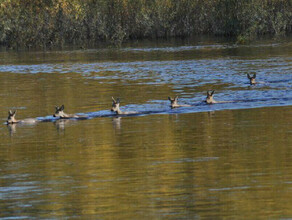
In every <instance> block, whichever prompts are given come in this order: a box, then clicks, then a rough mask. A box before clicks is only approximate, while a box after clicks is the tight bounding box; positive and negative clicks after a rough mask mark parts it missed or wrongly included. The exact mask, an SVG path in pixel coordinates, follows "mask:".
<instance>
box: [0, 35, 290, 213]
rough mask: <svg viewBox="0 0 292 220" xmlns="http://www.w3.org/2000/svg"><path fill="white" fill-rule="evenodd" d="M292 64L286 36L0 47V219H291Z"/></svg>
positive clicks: (288, 41)
mask: <svg viewBox="0 0 292 220" xmlns="http://www.w3.org/2000/svg"><path fill="white" fill-rule="evenodd" d="M291 71H292V43H291V41H290V40H289V39H287V40H284V41H281V42H276V43H275V42H271V41H261V42H257V43H254V44H251V45H242V46H240V45H235V44H232V43H230V42H228V41H225V40H222V39H206V40H189V41H180V42H177V41H163V42H158V41H157V42H151V43H150V42H143V43H134V44H132V45H127V46H125V47H122V48H120V49H114V48H113V49H108V48H99V49H85V50H81V49H72V48H71V49H68V50H67V49H64V50H62V51H47V52H36V51H31V52H12V51H8V52H6V51H3V52H0V110H1V111H0V118H1V120H2V125H1V126H0V141H1V142H0V171H1V173H0V219H59V218H69V219H72V218H83V219H201V218H203V219H205V218H206V219H214V218H217V219H218V218H219V219H221V218H222V219H235V218H237V219H238V218H243V219H254V218H263V219H267V218H276V219H279V218H281V219H286V218H292V138H291V136H290V135H291V134H292V120H291V117H292V109H291V105H292V90H291V87H292V74H291ZM247 73H256V74H257V78H256V80H257V82H258V84H256V85H253V86H251V85H249V80H248V79H247V77H246V74H247ZM207 90H215V94H214V99H215V100H218V101H231V102H229V103H218V104H212V105H207V104H205V103H204V102H203V101H204V100H205V98H206V91H207ZM168 96H171V97H174V96H179V103H181V104H188V105H191V106H190V107H181V108H176V109H171V108H170V107H169V104H170V103H169V101H168V100H167V97H168ZM111 97H115V98H120V100H121V103H120V105H121V109H122V110H123V111H128V110H129V111H133V110H134V111H137V112H139V114H135V115H130V116H127V117H117V116H115V115H114V113H112V112H111V111H110V108H111V104H112V103H111V102H112V101H111ZM62 104H64V106H65V110H64V111H65V112H67V113H79V114H81V115H82V114H86V115H87V116H88V118H87V119H86V120H58V119H57V118H54V117H53V116H52V115H53V114H54V112H55V106H60V105H62ZM10 109H12V110H17V118H18V119H24V118H37V119H38V120H40V122H39V123H37V124H29V125H27V124H15V125H6V124H5V121H6V119H7V112H8V111H9V110H10Z"/></svg>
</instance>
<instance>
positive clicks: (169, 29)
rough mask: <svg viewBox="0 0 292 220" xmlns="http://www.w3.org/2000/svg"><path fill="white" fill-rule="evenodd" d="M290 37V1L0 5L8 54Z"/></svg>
mask: <svg viewBox="0 0 292 220" xmlns="http://www.w3.org/2000/svg"><path fill="white" fill-rule="evenodd" d="M291 32H292V1H291V0H204V1H202V0H179V1H178V0H25V1H24V0H2V1H0V45H1V46H5V47H7V48H12V49H20V48H22V49H30V48H42V49H48V48H53V47H62V46H63V45H83V46H84V47H86V46H87V45H94V44H97V43H99V42H101V41H102V42H106V43H109V44H112V45H120V44H121V43H123V42H125V41H128V40H133V39H156V38H170V37H189V36H197V35H203V34H208V35H214V36H232V37H235V38H236V39H237V42H239V43H246V42H249V41H250V40H253V39H256V38H257V37H260V36H264V35H270V36H273V37H278V36H285V35H288V34H290V33H291Z"/></svg>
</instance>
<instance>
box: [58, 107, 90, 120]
mask: <svg viewBox="0 0 292 220" xmlns="http://www.w3.org/2000/svg"><path fill="white" fill-rule="evenodd" d="M64 108H65V107H64V105H62V106H61V107H59V106H56V112H55V114H54V115H53V117H60V119H74V118H75V119H86V118H87V116H86V115H75V114H66V113H65V112H64Z"/></svg>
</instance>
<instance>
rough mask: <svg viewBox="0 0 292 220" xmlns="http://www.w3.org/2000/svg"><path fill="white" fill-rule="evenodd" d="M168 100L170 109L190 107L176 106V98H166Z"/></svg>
mask: <svg viewBox="0 0 292 220" xmlns="http://www.w3.org/2000/svg"><path fill="white" fill-rule="evenodd" d="M168 100H169V101H170V107H171V108H178V107H190V106H191V105H180V104H178V96H177V97H175V98H172V97H168Z"/></svg>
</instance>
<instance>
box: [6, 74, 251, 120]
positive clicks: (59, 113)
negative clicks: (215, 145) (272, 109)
mask: <svg viewBox="0 0 292 220" xmlns="http://www.w3.org/2000/svg"><path fill="white" fill-rule="evenodd" d="M247 78H248V79H249V80H250V85H255V84H256V83H257V82H256V81H255V78H256V74H253V76H251V75H250V74H247ZM214 92H215V91H214V90H212V91H207V97H206V99H205V101H204V102H205V103H206V104H216V103H231V102H234V101H215V100H214ZM168 100H169V101H170V107H171V108H178V107H191V106H192V105H187V104H179V103H178V96H176V97H175V98H172V97H168ZM55 108H56V111H55V113H54V114H53V117H56V118H57V119H88V116H87V115H76V114H67V113H65V112H64V108H65V106H64V105H61V106H60V107H59V106H56V107H55ZM110 110H111V111H112V112H115V113H116V115H134V114H139V112H136V111H122V110H121V109H120V99H119V98H117V99H114V97H112V107H111V109H110ZM15 116H16V110H14V111H12V110H9V111H8V118H7V121H6V123H7V124H17V123H20V124H21V123H23V124H34V123H37V122H40V120H38V119H36V118H26V119H22V120H17V119H16V118H15Z"/></svg>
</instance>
